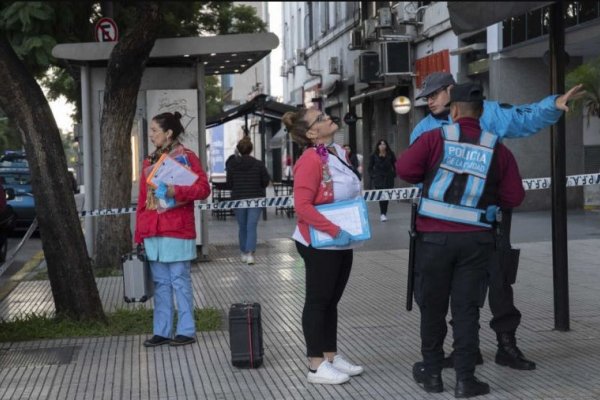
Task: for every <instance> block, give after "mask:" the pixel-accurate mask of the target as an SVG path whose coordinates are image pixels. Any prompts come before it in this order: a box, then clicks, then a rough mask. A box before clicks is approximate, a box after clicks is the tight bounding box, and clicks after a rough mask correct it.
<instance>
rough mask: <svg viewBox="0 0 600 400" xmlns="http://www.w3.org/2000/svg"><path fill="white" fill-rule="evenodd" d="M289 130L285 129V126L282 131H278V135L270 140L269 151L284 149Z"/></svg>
mask: <svg viewBox="0 0 600 400" xmlns="http://www.w3.org/2000/svg"><path fill="white" fill-rule="evenodd" d="M287 133H288V132H287V129H285V127H284V126H282V127H281V129H280V130H278V131H277V133H276V134H275V136H273V137H272V138H271V139H270V140H269V149H270V150H272V149H278V148H280V147H284V146H285V138H286V137H287Z"/></svg>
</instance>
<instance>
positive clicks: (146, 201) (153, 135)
mask: <svg viewBox="0 0 600 400" xmlns="http://www.w3.org/2000/svg"><path fill="white" fill-rule="evenodd" d="M180 119H181V114H180V113H178V112H175V113H174V114H173V113H163V114H159V115H157V116H155V117H154V118H152V122H151V123H150V140H151V141H152V143H153V144H154V146H155V147H156V150H155V151H154V152H153V153H152V154H150V155H149V156H148V157H146V158H145V159H144V162H143V167H142V177H141V179H140V191H139V201H138V207H137V211H136V224H135V237H134V240H135V243H137V244H138V250H139V251H142V248H143V251H144V252H145V255H146V258H147V259H148V260H149V262H150V268H151V270H152V279H153V281H154V319H153V333H154V336H152V338H150V339H148V340H146V341H145V342H144V346H146V347H154V346H160V345H163V344H170V345H172V346H179V345H185V344H190V343H194V342H195V341H196V338H195V337H196V324H195V320H194V296H193V293H192V279H191V275H190V267H191V261H192V260H194V259H195V258H196V225H195V222H194V221H195V220H194V200H203V199H206V198H207V197H208V195H209V194H210V187H209V185H208V179H207V178H206V174H205V173H204V171H203V169H202V165H201V163H200V160H199V159H198V157H197V156H196V154H194V152H192V151H191V150H189V149H187V148H186V147H184V146H183V145H182V144H181V143H180V142H179V139H180V136H181V135H182V134H183V126H182V125H181V121H180ZM164 154H167V155H168V156H170V157H171V158H173V159H174V160H175V161H177V162H179V163H181V164H183V165H185V166H186V167H188V168H189V169H191V170H192V171H193V172H194V173H195V174H196V175H197V176H198V178H197V179H196V181H195V182H194V183H193V184H192V185H189V186H180V185H166V184H165V183H164V182H160V184H159V185H158V187H156V188H153V187H152V186H150V185H148V184H147V183H146V180H147V177H148V175H149V173H150V171H152V169H153V166H154V165H155V164H156V163H157V162H158V160H159V159H160V158H161V156H163V155H164ZM173 294H175V299H176V301H177V326H176V329H175V337H174V338H172V335H173V314H174V307H173Z"/></svg>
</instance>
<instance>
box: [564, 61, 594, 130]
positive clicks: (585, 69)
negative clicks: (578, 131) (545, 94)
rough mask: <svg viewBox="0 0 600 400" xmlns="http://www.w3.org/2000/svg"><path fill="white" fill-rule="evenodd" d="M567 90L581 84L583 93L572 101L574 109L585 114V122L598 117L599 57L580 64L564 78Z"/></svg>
mask: <svg viewBox="0 0 600 400" xmlns="http://www.w3.org/2000/svg"><path fill="white" fill-rule="evenodd" d="M566 83H567V87H568V88H572V87H573V86H575V85H578V84H580V83H581V84H583V88H584V89H585V93H583V95H582V96H581V97H580V98H578V99H575V100H574V101H573V106H574V109H575V110H577V111H581V110H582V109H585V110H586V112H587V121H588V124H589V122H590V117H600V57H597V58H595V59H592V60H590V61H589V62H586V63H584V64H581V65H580V66H578V67H577V68H575V69H574V70H573V71H571V72H569V73H568V74H567V76H566Z"/></svg>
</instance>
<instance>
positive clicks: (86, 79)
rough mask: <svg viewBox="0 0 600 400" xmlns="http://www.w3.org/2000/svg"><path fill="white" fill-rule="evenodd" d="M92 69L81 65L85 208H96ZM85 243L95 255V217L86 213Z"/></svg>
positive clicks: (91, 253)
mask: <svg viewBox="0 0 600 400" xmlns="http://www.w3.org/2000/svg"><path fill="white" fill-rule="evenodd" d="M90 80H91V71H90V66H89V65H84V66H83V67H81V124H82V130H83V135H82V136H83V185H84V186H83V188H84V192H83V204H84V209H87V210H93V209H94V171H93V165H94V164H93V161H94V160H93V157H94V154H93V151H92V148H93V143H92V112H91V101H90V87H91V84H90ZM83 229H84V235H85V245H86V247H87V251H88V255H89V256H90V257H93V255H94V244H95V242H96V238H95V236H96V235H95V234H96V232H95V223H94V217H92V216H90V215H86V216H85V217H84V219H83Z"/></svg>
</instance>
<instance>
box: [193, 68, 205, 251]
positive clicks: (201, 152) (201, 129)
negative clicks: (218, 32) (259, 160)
mask: <svg viewBox="0 0 600 400" xmlns="http://www.w3.org/2000/svg"><path fill="white" fill-rule="evenodd" d="M204 78H205V72H204V64H203V63H202V62H201V61H200V60H198V61H196V89H197V90H198V157H200V161H201V162H202V168H203V169H204V171H208V154H207V151H206V92H205V89H204V87H205V79H204ZM196 212H200V232H201V233H200V234H201V239H202V246H201V251H202V257H203V258H204V259H207V258H208V223H207V220H206V219H207V218H206V210H196Z"/></svg>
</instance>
